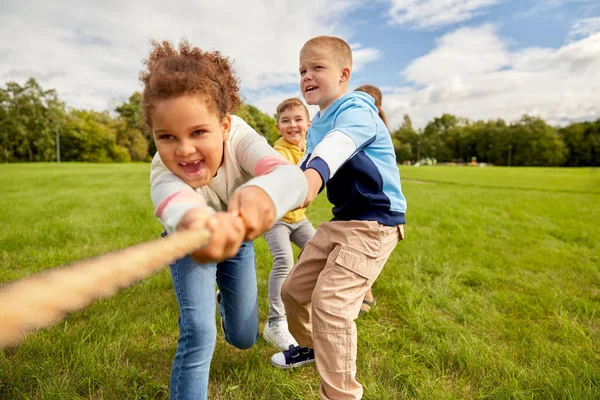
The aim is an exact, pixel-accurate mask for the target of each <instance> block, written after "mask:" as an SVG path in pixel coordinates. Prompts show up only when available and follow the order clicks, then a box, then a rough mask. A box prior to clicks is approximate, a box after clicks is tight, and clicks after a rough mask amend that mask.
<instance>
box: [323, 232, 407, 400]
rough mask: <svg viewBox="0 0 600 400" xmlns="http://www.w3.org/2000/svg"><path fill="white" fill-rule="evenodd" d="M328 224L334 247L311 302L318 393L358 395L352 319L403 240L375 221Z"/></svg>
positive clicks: (333, 396)
mask: <svg viewBox="0 0 600 400" xmlns="http://www.w3.org/2000/svg"><path fill="white" fill-rule="evenodd" d="M322 225H323V224H322ZM322 225H321V226H322ZM321 226H319V228H321ZM327 227H328V229H327V231H328V233H329V235H328V239H329V240H331V242H332V244H333V246H334V250H333V251H332V254H331V256H330V257H329V259H328V260H327V265H326V266H325V269H324V270H323V272H322V273H321V275H320V276H319V280H318V282H317V284H316V289H315V292H314V294H313V303H312V313H313V314H312V323H313V343H314V350H315V359H316V362H317V369H318V371H319V374H320V375H321V378H322V384H321V389H320V394H321V397H322V398H323V399H340V400H343V399H360V398H362V386H361V384H360V383H359V382H358V381H357V380H356V342H357V337H356V324H355V323H354V319H356V317H358V313H359V310H360V305H361V304H362V300H363V298H364V296H365V293H366V292H367V289H368V288H369V287H370V286H371V284H372V283H373V281H375V279H376V278H377V276H378V275H379V273H380V271H381V268H383V266H384V265H385V262H386V261H387V259H388V257H389V255H390V253H391V252H392V251H393V250H394V247H395V246H396V244H397V243H398V241H399V240H400V239H401V231H400V228H399V227H387V226H383V225H380V224H378V223H377V222H374V221H347V222H346V221H344V222H341V221H340V222H330V223H327Z"/></svg>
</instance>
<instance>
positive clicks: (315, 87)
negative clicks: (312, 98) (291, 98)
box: [304, 85, 319, 93]
mask: <svg viewBox="0 0 600 400" xmlns="http://www.w3.org/2000/svg"><path fill="white" fill-rule="evenodd" d="M318 88H319V87H318V86H314V85H310V86H307V87H306V89H305V90H304V92H305V93H310V92H314V91H315V90H317V89H318Z"/></svg>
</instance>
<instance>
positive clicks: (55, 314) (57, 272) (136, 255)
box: [0, 229, 211, 348]
mask: <svg viewBox="0 0 600 400" xmlns="http://www.w3.org/2000/svg"><path fill="white" fill-rule="evenodd" d="M210 238H211V233H210V230H208V229H202V230H193V231H191V230H190V231H182V232H175V233H172V234H169V235H168V236H166V237H165V238H162V239H156V240H152V241H149V242H145V243H142V244H139V245H136V246H132V247H128V248H126V249H124V250H120V251H116V252H113V253H109V254H106V255H103V256H100V257H97V258H93V259H91V260H87V261H83V262H79V263H76V264H73V265H70V266H65V267H60V268H56V269H52V270H50V271H47V272H43V273H40V274H38V275H35V276H33V277H30V278H25V279H22V280H19V281H17V282H14V283H11V284H8V285H6V286H5V287H3V288H2V289H1V290H0V348H3V347H7V346H13V345H16V344H18V343H19V342H20V341H21V340H22V339H23V338H24V337H25V335H26V334H27V333H28V332H29V331H31V330H34V329H37V328H42V327H45V326H49V325H52V324H54V323H56V322H58V321H59V320H60V319H62V318H63V317H64V316H65V315H66V314H67V313H68V312H72V311H75V310H79V309H81V308H84V307H86V306H87V305H89V304H90V303H91V302H93V301H94V300H96V299H100V298H105V297H110V296H112V295H113V294H115V293H116V292H117V291H118V290H119V289H122V288H125V287H127V286H130V285H132V284H133V283H135V282H136V281H138V280H140V279H143V278H145V277H147V276H150V275H152V274H154V273H155V272H158V271H159V270H161V269H162V268H163V267H164V266H165V265H167V264H169V263H170V262H172V261H173V260H176V259H178V258H181V257H183V256H185V255H186V254H189V253H191V252H193V251H194V250H196V249H198V248H200V247H203V246H205V245H207V244H208V243H209V242H210Z"/></svg>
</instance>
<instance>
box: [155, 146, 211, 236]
mask: <svg viewBox="0 0 600 400" xmlns="http://www.w3.org/2000/svg"><path fill="white" fill-rule="evenodd" d="M150 197H151V198H152V204H154V209H155V211H154V215H156V217H157V218H158V219H159V220H160V222H161V223H162V225H163V226H164V228H165V230H166V231H167V232H168V233H172V232H174V231H175V230H176V229H177V225H179V222H180V221H181V219H182V218H183V216H184V215H185V213H186V212H188V211H189V210H191V209H192V208H207V209H208V210H209V211H211V212H214V210H212V208H210V207H208V205H207V204H206V200H205V199H204V197H203V196H202V195H201V194H200V193H198V192H196V191H195V190H194V189H193V188H192V187H191V186H189V185H188V184H187V183H185V182H184V181H183V180H182V179H181V178H179V177H178V176H177V175H175V174H174V173H172V172H171V171H170V170H169V169H168V168H167V167H166V166H165V164H164V163H163V162H162V160H161V159H160V156H159V155H158V153H156V154H155V155H154V158H153V159H152V164H151V165H150Z"/></svg>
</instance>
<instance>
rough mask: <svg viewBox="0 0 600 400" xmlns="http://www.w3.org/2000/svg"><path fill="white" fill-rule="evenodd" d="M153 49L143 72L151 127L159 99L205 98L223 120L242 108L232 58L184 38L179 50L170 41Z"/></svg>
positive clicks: (144, 105)
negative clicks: (207, 50)
mask: <svg viewBox="0 0 600 400" xmlns="http://www.w3.org/2000/svg"><path fill="white" fill-rule="evenodd" d="M151 46H152V50H151V51H150V54H149V55H148V58H146V60H144V65H145V66H146V70H145V71H142V72H140V81H141V82H142V84H143V85H144V91H143V92H142V112H143V115H144V122H145V123H146V125H147V126H148V127H152V119H151V115H152V110H153V108H154V103H155V102H156V101H157V100H165V99H168V98H171V97H177V96H182V95H190V94H194V95H198V96H202V97H203V98H204V99H205V100H206V103H207V105H208V107H209V109H210V110H211V111H212V112H215V113H218V115H219V117H220V118H224V117H225V116H226V115H227V114H229V113H232V112H234V111H235V110H236V109H237V108H238V107H239V106H240V105H241V100H240V97H239V94H238V92H239V90H240V89H239V87H238V83H239V80H238V79H237V78H236V76H235V73H234V71H233V68H232V66H231V63H230V62H229V58H227V57H224V56H223V55H221V53H220V52H218V51H213V52H206V51H202V50H200V49H199V48H198V47H192V46H191V45H190V43H189V42H188V41H187V40H185V39H182V40H181V42H179V50H177V49H175V48H174V47H173V45H172V44H171V43H170V42H168V41H163V42H161V43H159V42H157V41H152V42H151Z"/></svg>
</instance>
